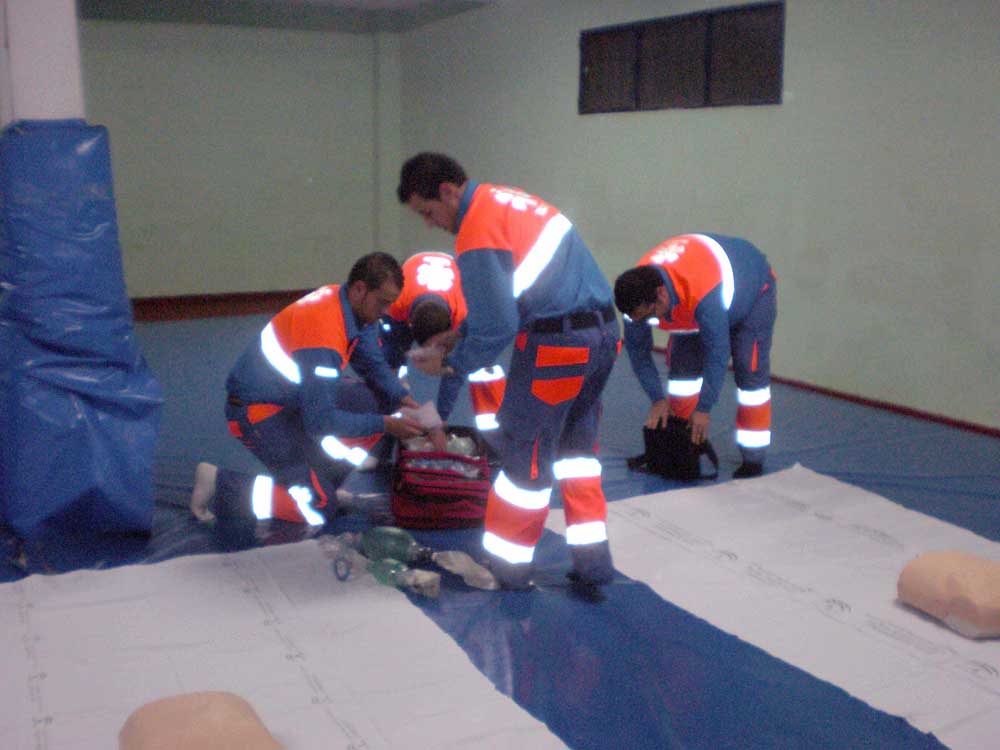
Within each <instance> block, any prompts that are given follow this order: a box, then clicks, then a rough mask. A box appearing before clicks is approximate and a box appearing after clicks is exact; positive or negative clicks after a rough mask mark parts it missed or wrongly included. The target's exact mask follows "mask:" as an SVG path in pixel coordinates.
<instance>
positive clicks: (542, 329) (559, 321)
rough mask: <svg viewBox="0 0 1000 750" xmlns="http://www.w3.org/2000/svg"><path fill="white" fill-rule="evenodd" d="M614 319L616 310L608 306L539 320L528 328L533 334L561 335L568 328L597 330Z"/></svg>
mask: <svg viewBox="0 0 1000 750" xmlns="http://www.w3.org/2000/svg"><path fill="white" fill-rule="evenodd" d="M614 319H615V308H613V307H612V306H611V305H608V306H607V307H605V308H604V309H602V310H600V311H597V310H584V311H582V312H574V313H570V314H569V315H564V316H562V317H561V318H539V319H538V320H536V321H534V322H533V323H532V324H531V325H530V326H528V328H529V330H531V332H532V333H559V332H560V331H565V330H566V329H567V328H569V329H573V330H579V329H581V328H596V327H598V326H601V325H604V324H605V323H610V322H611V321H612V320H614Z"/></svg>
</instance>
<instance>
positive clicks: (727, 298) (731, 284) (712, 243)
mask: <svg viewBox="0 0 1000 750" xmlns="http://www.w3.org/2000/svg"><path fill="white" fill-rule="evenodd" d="M691 236H692V237H697V238H698V239H699V240H701V241H702V242H704V243H705V245H706V246H707V247H708V249H709V250H711V251H712V255H714V256H715V260H716V261H717V262H718V264H719V271H720V272H721V273H722V306H723V308H725V309H726V310H728V309H729V307H730V305H732V304H733V294H734V293H735V291H736V283H735V281H734V280H733V265H732V263H730V262H729V256H728V255H726V251H725V250H723V249H722V245H720V244H719V243H718V242H717V241H716V240H713V239H712V238H711V237H709V236H708V235H707V234H692V235H691Z"/></svg>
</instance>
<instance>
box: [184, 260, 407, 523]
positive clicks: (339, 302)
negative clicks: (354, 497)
mask: <svg viewBox="0 0 1000 750" xmlns="http://www.w3.org/2000/svg"><path fill="white" fill-rule="evenodd" d="M402 285H403V277H402V271H401V269H400V266H399V263H398V261H396V259H395V258H393V257H392V256H391V255H387V254H385V253H372V254H370V255H366V256H364V257H363V258H361V259H360V260H358V261H357V262H356V263H355V264H354V266H353V267H352V269H351V272H350V274H349V276H348V279H347V283H346V284H344V285H339V284H330V285H327V286H323V287H320V288H319V289H316V290H315V291H313V292H311V293H310V294H308V295H306V296H305V297H303V298H302V299H300V300H298V301H296V302H294V303H292V304H291V305H289V306H288V307H286V308H285V309H284V310H282V311H281V312H279V313H278V314H277V315H275V316H274V317H273V318H272V319H271V321H270V322H269V323H268V324H267V325H266V326H265V327H264V329H263V331H261V332H260V334H259V335H257V336H256V337H255V339H254V340H253V341H252V342H251V343H250V345H249V346H248V347H247V348H246V350H244V352H243V354H242V355H241V356H240V358H239V360H238V361H237V362H236V365H235V366H234V367H233V369H232V371H231V372H230V373H229V378H228V379H227V381H226V391H227V394H228V398H227V401H226V418H227V419H228V421H229V429H230V431H231V432H232V434H233V435H234V436H235V437H237V438H239V440H240V441H241V442H242V443H243V444H244V445H245V446H246V447H247V448H248V449H249V450H250V451H251V452H252V453H253V454H254V455H255V456H256V457H257V458H258V459H260V461H261V462H262V463H263V464H264V466H265V467H266V468H267V472H268V473H267V474H261V475H258V476H252V475H247V474H243V473H239V472H234V471H229V470H226V469H217V468H216V467H215V466H214V465H212V464H208V463H202V464H199V466H198V469H197V471H196V473H195V487H194V492H193V493H192V496H191V511H192V512H193V513H194V514H195V516H197V517H198V518H199V519H200V520H205V521H208V520H211V519H212V518H213V517H214V516H215V515H216V514H217V515H220V516H235V517H247V518H250V517H255V518H257V519H258V520H267V519H270V518H279V519H282V520H285V521H293V522H299V523H301V522H305V523H308V524H310V525H322V524H323V523H324V522H325V515H329V514H330V513H331V511H333V510H334V509H335V506H336V489H337V487H338V486H340V484H341V483H342V482H343V481H344V480H345V479H346V478H347V475H348V474H349V473H350V472H351V471H352V470H353V469H354V468H355V467H357V466H359V465H360V464H362V462H363V461H364V460H365V458H367V456H368V451H369V450H370V449H371V448H372V447H373V446H374V445H375V444H376V443H377V442H378V441H379V439H380V438H381V437H382V434H383V433H385V432H388V433H390V434H392V435H394V436H396V437H399V438H408V437H414V436H416V435H419V434H421V433H422V432H423V430H422V428H421V427H420V425H419V424H418V423H417V422H416V421H414V420H412V419H410V418H407V417H403V416H390V415H389V414H390V412H392V411H393V410H394V409H396V408H397V407H399V406H408V407H411V408H417V407H418V406H419V405H418V404H417V403H416V401H414V400H413V399H412V398H411V397H410V396H409V395H408V393H407V391H406V390H405V388H404V387H403V386H402V384H401V383H400V382H399V380H398V379H397V378H396V376H395V373H393V371H392V370H391V369H389V366H388V365H387V364H386V362H385V359H384V358H383V356H382V352H381V349H380V347H379V344H378V327H377V326H376V325H375V323H376V322H377V321H378V319H379V317H380V316H381V315H383V314H385V312H386V310H387V309H388V307H389V305H390V304H392V302H393V301H394V300H395V299H396V297H397V296H398V295H399V292H400V289H401V287H402ZM348 363H350V365H351V367H352V368H353V370H354V371H355V372H356V373H358V374H359V375H361V377H362V378H363V380H364V382H363V383H362V382H360V381H357V380H353V382H352V379H350V378H348V377H346V376H345V374H344V370H345V368H346V367H347V365H348Z"/></svg>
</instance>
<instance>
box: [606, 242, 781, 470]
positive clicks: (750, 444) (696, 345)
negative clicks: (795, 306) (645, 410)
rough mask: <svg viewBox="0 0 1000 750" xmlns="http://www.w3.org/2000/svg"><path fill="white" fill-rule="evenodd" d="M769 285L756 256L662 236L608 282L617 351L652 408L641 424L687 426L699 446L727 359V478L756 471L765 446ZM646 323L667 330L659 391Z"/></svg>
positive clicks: (771, 315) (747, 250)
mask: <svg viewBox="0 0 1000 750" xmlns="http://www.w3.org/2000/svg"><path fill="white" fill-rule="evenodd" d="M776 281H777V279H776V277H775V275H774V271H772V270H771V266H770V264H769V263H768V261H767V258H766V257H765V256H764V254H763V253H762V252H761V251H760V250H758V249H757V248H756V247H754V246H753V245H752V244H750V243H749V242H747V241H746V240H744V239H739V238H737V237H724V236H722V235H719V234H684V235H680V236H678V237H671V238H670V239H668V240H665V241H664V242H662V243H661V244H659V245H657V246H656V247H654V248H653V249H652V250H650V251H649V252H648V253H646V254H645V255H644V256H642V259H641V260H640V261H639V263H638V265H637V266H636V267H635V268H632V269H629V270H628V271H626V272H625V273H623V274H622V275H621V276H619V277H618V279H617V280H616V281H615V304H616V305H617V307H618V309H619V310H620V311H621V312H622V313H623V314H624V315H625V350H626V351H627V352H628V355H629V360H630V362H631V363H632V369H633V371H634V372H635V374H636V377H638V379H639V383H640V384H641V385H642V388H643V390H644V391H645V392H646V394H647V395H648V396H649V398H650V400H651V401H652V402H653V404H652V406H651V407H650V409H649V414H648V416H647V419H646V426H647V427H655V426H656V425H657V424H660V423H665V422H666V419H667V416H668V415H670V414H674V415H675V416H678V417H681V418H682V419H687V420H689V421H690V423H691V439H692V441H693V442H695V443H701V442H702V441H703V440H704V439H705V437H706V436H707V435H708V425H709V413H710V412H711V410H712V407H713V406H714V405H715V403H716V401H717V400H718V398H719V392H720V391H721V390H722V384H723V381H724V380H725V376H726V368H727V366H728V364H729V358H730V355H731V356H732V360H733V373H734V375H735V378H736V399H737V412H736V443H737V445H738V446H739V448H740V453H741V456H742V463H741V464H740V466H739V468H737V469H736V471H735V473H734V474H733V476H734V477H735V478H745V477H753V476H758V475H760V474H761V473H763V470H764V458H765V455H766V453H767V448H768V446H769V445H770V444H771V387H770V383H771V337H772V334H773V332H774V321H775V318H776V317H777V290H776V288H775V285H776ZM652 326H658V327H659V328H662V329H664V330H667V331H671V332H672V333H671V336H670V344H669V348H668V353H667V360H668V365H669V375H668V379H667V393H666V394H664V392H663V384H662V383H661V382H660V378H659V375H658V373H657V371H656V365H654V364H653V358H652V355H651V353H652V350H653V332H652V328H651V327H652Z"/></svg>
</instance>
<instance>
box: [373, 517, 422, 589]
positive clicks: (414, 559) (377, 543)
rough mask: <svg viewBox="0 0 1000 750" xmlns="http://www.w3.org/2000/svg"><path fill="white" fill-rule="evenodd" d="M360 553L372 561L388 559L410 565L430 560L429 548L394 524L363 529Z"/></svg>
mask: <svg viewBox="0 0 1000 750" xmlns="http://www.w3.org/2000/svg"><path fill="white" fill-rule="evenodd" d="M361 553H362V554H363V555H364V556H365V557H367V558H368V559H369V560H372V561H375V560H385V559H390V560H393V561H400V562H403V563H407V564H411V565H412V564H416V565H426V564H428V563H430V562H431V549H430V548H429V547H424V546H422V545H420V544H419V543H417V540H416V539H414V538H413V537H412V536H410V534H409V533H408V532H406V531H404V530H403V529H400V528H397V527H395V526H374V527H372V528H370V529H368V530H367V531H365V532H364V533H363V534H362V535H361ZM377 577H378V576H377V575H376V578H377Z"/></svg>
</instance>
